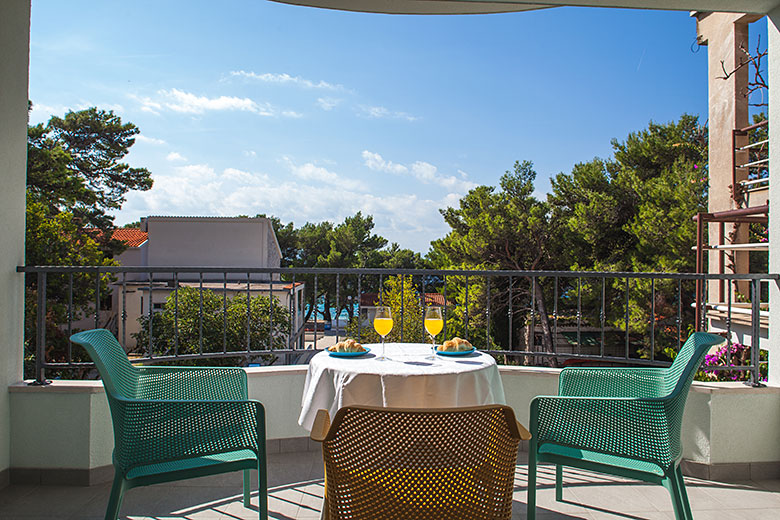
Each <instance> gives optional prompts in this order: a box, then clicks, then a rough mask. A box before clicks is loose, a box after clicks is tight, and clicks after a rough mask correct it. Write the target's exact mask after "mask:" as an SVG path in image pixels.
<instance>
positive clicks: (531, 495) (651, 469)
mask: <svg viewBox="0 0 780 520" xmlns="http://www.w3.org/2000/svg"><path fill="white" fill-rule="evenodd" d="M724 341H725V340H724V339H723V338H722V337H720V336H715V335H713V334H707V333H703V332H697V333H695V334H693V335H691V337H690V338H688V340H687V341H686V342H685V344H684V345H683V346H682V348H681V349H680V352H679V354H678V355H677V357H676V358H675V360H674V363H672V365H671V366H670V367H668V368H565V369H563V370H562V371H561V375H560V380H559V384H558V393H559V395H558V396H539V397H536V398H535V399H534V400H533V401H531V436H532V437H531V441H530V443H529V454H528V515H527V518H528V519H529V520H533V519H534V518H536V466H537V464H539V463H541V462H547V463H552V464H555V465H556V468H555V498H556V500H557V501H562V500H563V485H562V481H563V471H562V467H563V466H570V467H576V468H581V469H585V470H591V471H597V472H600V473H607V474H611V475H617V476H621V477H627V478H633V479H637V480H642V481H645V482H651V483H655V484H661V485H663V486H664V487H665V488H666V489H667V490H668V491H669V493H670V494H671V496H672V504H673V507H674V514H675V517H676V518H677V519H678V520H681V519H692V518H693V515H692V514H691V507H690V504H689V503H688V495H687V493H686V491H685V483H684V482H683V477H682V472H681V471H680V460H681V459H682V442H681V439H680V433H681V428H682V417H683V410H684V409H685V401H686V398H687V397H688V390H689V389H690V386H691V381H692V380H693V376H694V374H695V373H696V370H698V368H699V365H700V364H701V362H702V359H703V358H704V355H705V354H706V353H707V352H708V351H709V350H710V348H712V347H713V346H715V345H719V344H721V343H723V342H724Z"/></svg>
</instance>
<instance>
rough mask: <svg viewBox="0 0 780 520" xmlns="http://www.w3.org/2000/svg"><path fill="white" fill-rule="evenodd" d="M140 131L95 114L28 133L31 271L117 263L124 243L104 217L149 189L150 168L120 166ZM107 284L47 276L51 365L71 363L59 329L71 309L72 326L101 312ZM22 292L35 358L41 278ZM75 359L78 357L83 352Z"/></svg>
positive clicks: (71, 116) (75, 115)
mask: <svg viewBox="0 0 780 520" xmlns="http://www.w3.org/2000/svg"><path fill="white" fill-rule="evenodd" d="M30 106H32V105H31V104H30ZM137 133H138V129H137V128H136V127H135V125H133V124H132V123H122V121H121V119H120V118H119V117H118V116H116V115H114V114H113V113H112V112H105V111H103V110H98V109H96V108H90V109H87V110H82V111H79V112H68V113H67V114H66V115H65V117H64V118H59V117H52V118H51V119H50V121H49V122H48V124H46V125H43V124H38V125H31V126H29V127H28V132H27V156H28V161H27V212H26V213H27V215H26V216H27V224H26V242H25V263H26V264H27V265H68V266H87V265H89V266H96V265H97V266H99V265H114V262H113V261H112V260H110V257H111V256H112V254H114V253H117V252H119V251H121V250H122V249H124V244H121V243H119V242H117V241H114V240H111V230H112V229H113V217H111V216H109V215H108V214H107V212H108V211H113V210H116V209H119V208H120V207H121V203H122V202H123V201H124V195H125V194H126V193H127V192H128V191H129V190H147V189H149V188H151V185H152V180H151V176H150V173H149V171H148V170H146V169H145V168H131V167H129V166H128V165H127V164H124V163H122V162H121V160H122V159H123V158H124V156H125V155H127V153H128V152H129V149H130V147H131V146H132V145H133V143H134V142H135V139H134V136H135V135H136V134H137ZM109 281H110V277H108V276H102V278H101V280H100V282H99V284H98V283H97V282H96V280H95V275H86V274H74V275H73V280H72V282H71V280H70V276H69V275H64V276H63V275H54V274H50V275H48V277H47V291H46V296H47V313H46V329H47V347H48V349H49V352H48V354H47V360H49V361H64V360H65V359H66V345H67V338H66V337H65V336H66V331H67V329H66V328H61V327H59V325H58V324H61V323H67V321H68V309H69V308H70V311H71V318H72V319H73V320H74V321H75V320H78V319H80V318H82V317H85V316H87V315H89V314H92V313H94V309H95V305H96V304H100V305H101V307H103V305H104V304H106V303H107V300H106V298H107V297H108V294H109V291H108V283H109ZM96 285H99V287H100V294H99V295H98V294H96V292H95V288H96ZM25 287H26V303H25V348H26V349H27V350H28V352H32V350H33V345H34V341H35V340H34V338H35V316H36V313H37V303H36V302H37V298H36V294H37V290H38V281H37V278H36V277H35V276H34V275H28V276H27V277H26V279H25ZM71 288H72V291H71ZM98 296H99V299H100V301H99V302H97V303H96V299H98ZM103 308H104V307H103ZM74 355H75V356H79V355H81V350H80V349H76V352H74ZM74 359H76V358H74ZM28 375H29V372H28Z"/></svg>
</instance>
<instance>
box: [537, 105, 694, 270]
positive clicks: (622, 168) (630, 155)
mask: <svg viewBox="0 0 780 520" xmlns="http://www.w3.org/2000/svg"><path fill="white" fill-rule="evenodd" d="M706 143H707V134H706V130H705V129H704V128H702V127H701V126H700V125H699V122H698V118H697V117H695V116H690V115H683V116H682V117H681V118H680V120H679V121H676V122H671V123H666V124H657V123H652V122H651V123H650V124H649V125H648V128H647V129H645V130H642V131H639V132H633V133H631V134H629V135H628V137H627V139H626V140H625V141H623V142H621V141H618V140H616V139H613V141H612V147H613V150H614V156H613V158H611V159H609V160H604V159H599V158H596V159H593V160H592V161H591V162H589V163H581V164H577V165H576V166H575V167H574V169H573V170H572V172H571V173H570V174H565V173H561V174H558V175H557V176H556V177H555V178H554V179H553V180H552V194H551V195H550V197H549V199H548V201H549V203H550V205H551V207H552V208H553V213H554V214H555V216H556V218H559V219H561V220H562V223H563V224H564V225H565V227H566V231H567V233H566V235H567V237H568V238H569V239H571V240H572V241H573V242H572V245H573V246H574V247H575V248H576V252H575V254H574V255H572V256H574V257H576V258H577V259H578V260H577V262H576V264H575V265H576V266H577V267H579V268H581V269H597V270H616V271H628V270H636V271H648V270H653V271H659V270H667V271H692V270H693V268H694V267H695V266H694V261H695V259H694V257H693V256H692V255H690V254H688V251H689V249H685V248H686V247H687V248H690V247H691V246H692V245H695V244H696V224H695V223H694V222H693V220H692V216H693V215H695V214H696V213H697V212H699V211H704V210H706V200H707V199H706V198H707V181H708V179H707V168H706V165H707V146H706ZM683 251H684V252H683Z"/></svg>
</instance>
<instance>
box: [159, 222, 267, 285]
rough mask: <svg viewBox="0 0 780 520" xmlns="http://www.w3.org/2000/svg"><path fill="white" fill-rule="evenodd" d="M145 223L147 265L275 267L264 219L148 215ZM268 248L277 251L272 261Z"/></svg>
mask: <svg viewBox="0 0 780 520" xmlns="http://www.w3.org/2000/svg"><path fill="white" fill-rule="evenodd" d="M146 226H147V227H146V229H147V231H148V233H149V241H148V243H147V248H148V255H149V256H148V258H147V262H148V264H147V265H150V266H213V267H279V260H278V258H277V257H278V247H279V246H278V245H277V244H276V241H275V240H274V241H273V242H272V241H271V240H269V233H268V229H269V228H271V224H270V222H269V221H268V220H267V219H264V218H197V217H189V218H169V217H149V218H148V219H146ZM271 233H273V229H272V228H271ZM269 248H275V249H276V250H277V251H276V253H277V254H275V255H274V256H273V257H272V258H276V261H275V263H273V264H269ZM182 277H183V275H182V276H180V278H182ZM218 278H219V279H220V280H221V279H222V275H221V274H220V275H218ZM266 278H267V277H266Z"/></svg>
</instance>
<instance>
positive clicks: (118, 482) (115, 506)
mask: <svg viewBox="0 0 780 520" xmlns="http://www.w3.org/2000/svg"><path fill="white" fill-rule="evenodd" d="M114 471H115V474H114V484H113V485H112V486H111V495H110V496H109V497H108V505H107V506H106V520H117V517H118V516H119V508H120V507H122V495H124V493H125V479H124V477H122V475H120V474H119V472H117V471H116V469H114Z"/></svg>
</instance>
